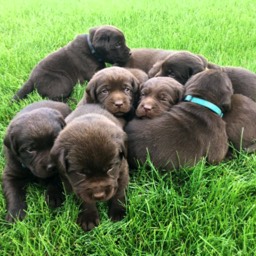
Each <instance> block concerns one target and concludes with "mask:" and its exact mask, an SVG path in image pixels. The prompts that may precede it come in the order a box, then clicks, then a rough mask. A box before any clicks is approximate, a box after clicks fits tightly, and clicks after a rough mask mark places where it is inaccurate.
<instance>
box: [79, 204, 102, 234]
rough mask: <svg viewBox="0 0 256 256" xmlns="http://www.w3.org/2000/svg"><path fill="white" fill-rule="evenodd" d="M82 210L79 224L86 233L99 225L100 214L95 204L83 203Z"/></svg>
mask: <svg viewBox="0 0 256 256" xmlns="http://www.w3.org/2000/svg"><path fill="white" fill-rule="evenodd" d="M81 210H82V211H81V212H80V213H79V215H78V219H77V223H78V224H79V225H80V226H81V228H82V229H83V230H84V231H90V230H92V229H93V228H95V227H96V226H98V225H99V222H100V220H99V213H98V210H97V208H96V204H95V203H85V202H83V204H82V205H81Z"/></svg>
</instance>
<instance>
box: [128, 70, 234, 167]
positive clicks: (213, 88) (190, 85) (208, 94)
mask: <svg viewBox="0 0 256 256" xmlns="http://www.w3.org/2000/svg"><path fill="white" fill-rule="evenodd" d="M232 93H233V91H232V85H231V82H230V80H229V79H228V77H227V76H226V74H224V73H222V72H219V71H215V70H207V71H203V72H200V73H198V74H197V75H194V76H193V77H192V78H191V79H190V80H189V81H188V82H187V83H186V85H185V96H186V95H193V96H195V97H199V98H203V99H205V100H208V101H210V102H212V103H213V104H215V105H217V106H218V107H219V108H221V109H222V111H224V112H225V111H227V110H228V109H229V108H230V106H231V95H232ZM125 130H126V132H127V134H128V156H129V158H128V159H129V164H130V165H131V167H136V166H137V162H136V159H138V160H139V162H140V163H144V162H145V161H146V157H147V150H148V152H149V155H150V157H151V161H152V163H153V164H154V165H155V166H156V167H157V168H161V169H177V168H179V167H181V166H186V165H194V164H195V163H196V162H197V161H199V160H200V158H201V157H207V160H208V162H209V163H219V162H220V161H221V160H223V159H224V157H225V155H226V153H227V150H228V137H227V134H226V127H225V122H224V121H223V120H222V118H221V117H220V116H218V115H217V114H216V113H214V112H212V111H211V110H209V109H207V108H205V107H203V106H200V105H198V104H195V103H192V102H180V103H178V104H177V105H174V106H173V107H172V108H171V110H170V111H169V112H166V113H164V114H163V115H162V116H160V117H156V118H154V119H152V120H151V119H134V120H132V121H131V122H129V123H128V125H127V126H126V129H125Z"/></svg>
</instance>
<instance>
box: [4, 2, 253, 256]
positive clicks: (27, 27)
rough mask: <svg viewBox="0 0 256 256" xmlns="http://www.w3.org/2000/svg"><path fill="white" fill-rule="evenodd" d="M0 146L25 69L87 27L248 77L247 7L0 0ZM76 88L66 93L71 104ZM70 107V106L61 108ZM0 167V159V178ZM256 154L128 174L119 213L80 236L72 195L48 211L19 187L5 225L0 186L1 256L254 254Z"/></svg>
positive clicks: (79, 90)
mask: <svg viewBox="0 0 256 256" xmlns="http://www.w3.org/2000/svg"><path fill="white" fill-rule="evenodd" d="M0 6H1V9H0V36H1V40H0V96H1V102H0V143H1V146H2V140H3V137H4V134H5V130H6V127H7V125H8V123H9V122H10V120H11V119H12V117H13V116H14V115H15V113H17V111H18V110H19V109H21V108H22V107H24V106H26V105H27V104H29V103H31V102H33V101H37V100H40V97H39V96H38V95H37V94H36V93H34V94H32V95H31V96H30V97H29V98H28V99H27V100H24V101H22V102H21V103H20V104H11V103H10V99H11V97H12V96H13V94H14V92H15V91H16V90H17V89H18V88H19V87H20V86H21V85H22V83H23V82H24V81H25V80H26V79H27V78H28V76H29V73H30V71H31V69H32V68H33V67H34V65H35V64H36V63H37V62H38V61H39V60H41V59H42V58H43V57H44V56H46V55H47V54H49V53H50V52H52V51H54V50H56V49H58V48H59V47H62V46H64V45H65V44H67V42H69V41H70V40H72V39H73V38H74V37H75V36H76V35H77V34H82V33H87V32H88V29H89V28H90V27H94V26H97V25H102V24H112V25H115V26H117V27H119V28H120V29H121V30H122V31H123V32H124V34H125V36H126V39H127V44H128V46H129V47H131V48H136V47H151V48H164V49H177V50H181V49H183V50H189V51H192V52H194V53H199V54H202V55H204V56H205V57H206V58H207V59H208V60H210V61H211V62H215V63H218V64H220V65H230V66H231V65H233V66H242V67H245V68H247V69H250V70H251V71H254V72H256V61H255V49H256V26H255V20H256V14H255V9H256V2H255V1H251V0H243V1H238V0H233V1H231V0H222V1H220V0H209V1H199V0H198V1H193V0H187V1H179V0H174V1H167V0H165V1H164V0H158V1H147V0H141V1H135V0H130V1H114V0H109V1H99V0H94V1H85V0H84V1H83V0H80V1H79V0H63V1H58V0H51V1H50V0H44V1H43V0H38V1H32V0H27V1H21V0H20V1H19V0H14V1H7V0H0ZM83 91H84V86H77V87H76V89H75V92H74V94H73V97H74V98H77V99H78V100H79V99H80V98H81V97H82V94H83ZM70 105H71V106H72V107H74V104H73V103H71V102H70ZM4 165H5V160H4V157H3V155H2V154H1V155H0V174H1V173H2V170H3V168H4ZM255 166H256V156H255V155H246V154H244V153H239V152H238V153H237V154H236V157H235V159H233V160H230V161H228V162H223V163H222V164H220V165H218V166H209V165H207V164H205V162H204V161H201V162H200V163H199V164H198V165H197V166H196V167H194V168H184V169H181V170H179V171H177V172H172V173H167V172H165V173H160V172H158V171H157V170H155V169H154V167H153V166H151V168H150V169H148V170H146V169H145V168H143V166H142V167H141V168H139V170H138V171H137V172H135V173H133V174H132V175H131V182H130V185H129V190H128V198H127V216H126V217H125V219H124V220H122V221H121V222H118V223H111V221H110V220H109V219H108V217H107V214H106V206H105V204H100V206H99V208H100V215H101V224H100V226H99V227H97V228H95V229H94V230H93V231H91V232H88V233H85V232H83V231H82V230H81V229H80V227H79V226H77V225H76V218H77V214H78V206H77V205H76V203H75V200H74V197H73V196H72V195H69V196H67V199H66V201H65V203H64V205H63V206H62V207H60V208H59V209H56V210H51V209H49V208H48V207H47V205H46V203H45V201H44V195H43V193H44V190H43V188H42V187H40V186H36V185H31V186H29V188H28V196H27V201H28V214H27V217H26V219H25V220H24V221H22V222H17V223H15V224H9V223H7V222H6V221H5V220H4V218H5V214H6V209H5V200H4V198H3V195H2V188H0V255H15V256H16V255H37V256H40V255H97V256H98V255H111V256H112V255H114V256H115V255H117V256H119V255H136V256H137V255H152V256H153V255H184V256H187V255H227V256H229V255H244V256H248V255H249V256H251V255H256V253H255V251H256V245H255V244H256V242H255V241H256V203H255V202H256V200H255V197H256V171H255Z"/></svg>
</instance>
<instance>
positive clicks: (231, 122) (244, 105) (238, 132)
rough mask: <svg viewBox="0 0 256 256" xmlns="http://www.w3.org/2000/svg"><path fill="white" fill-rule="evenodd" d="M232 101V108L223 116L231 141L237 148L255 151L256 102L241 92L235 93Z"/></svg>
mask: <svg viewBox="0 0 256 256" xmlns="http://www.w3.org/2000/svg"><path fill="white" fill-rule="evenodd" d="M231 102H232V103H231V106H232V107H231V110H230V111H228V112H227V113H226V114H225V115H224V117H223V119H224V121H225V122H226V128H227V135H228V138H229V141H230V142H231V143H232V144H233V146H234V147H235V148H236V149H237V150H240V149H246V150H247V151H253V150H252V149H253V148H254V151H255V142H256V103H255V102H254V101H253V100H252V99H250V98H248V97H246V96H244V95H241V94H234V95H233V96H232V101H231Z"/></svg>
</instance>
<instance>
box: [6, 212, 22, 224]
mask: <svg viewBox="0 0 256 256" xmlns="http://www.w3.org/2000/svg"><path fill="white" fill-rule="evenodd" d="M25 216H26V212H25V210H24V209H12V210H9V211H8V213H7V214H6V216H5V219H6V221H8V222H10V223H13V222H15V221H17V220H23V219H24V218H25Z"/></svg>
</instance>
